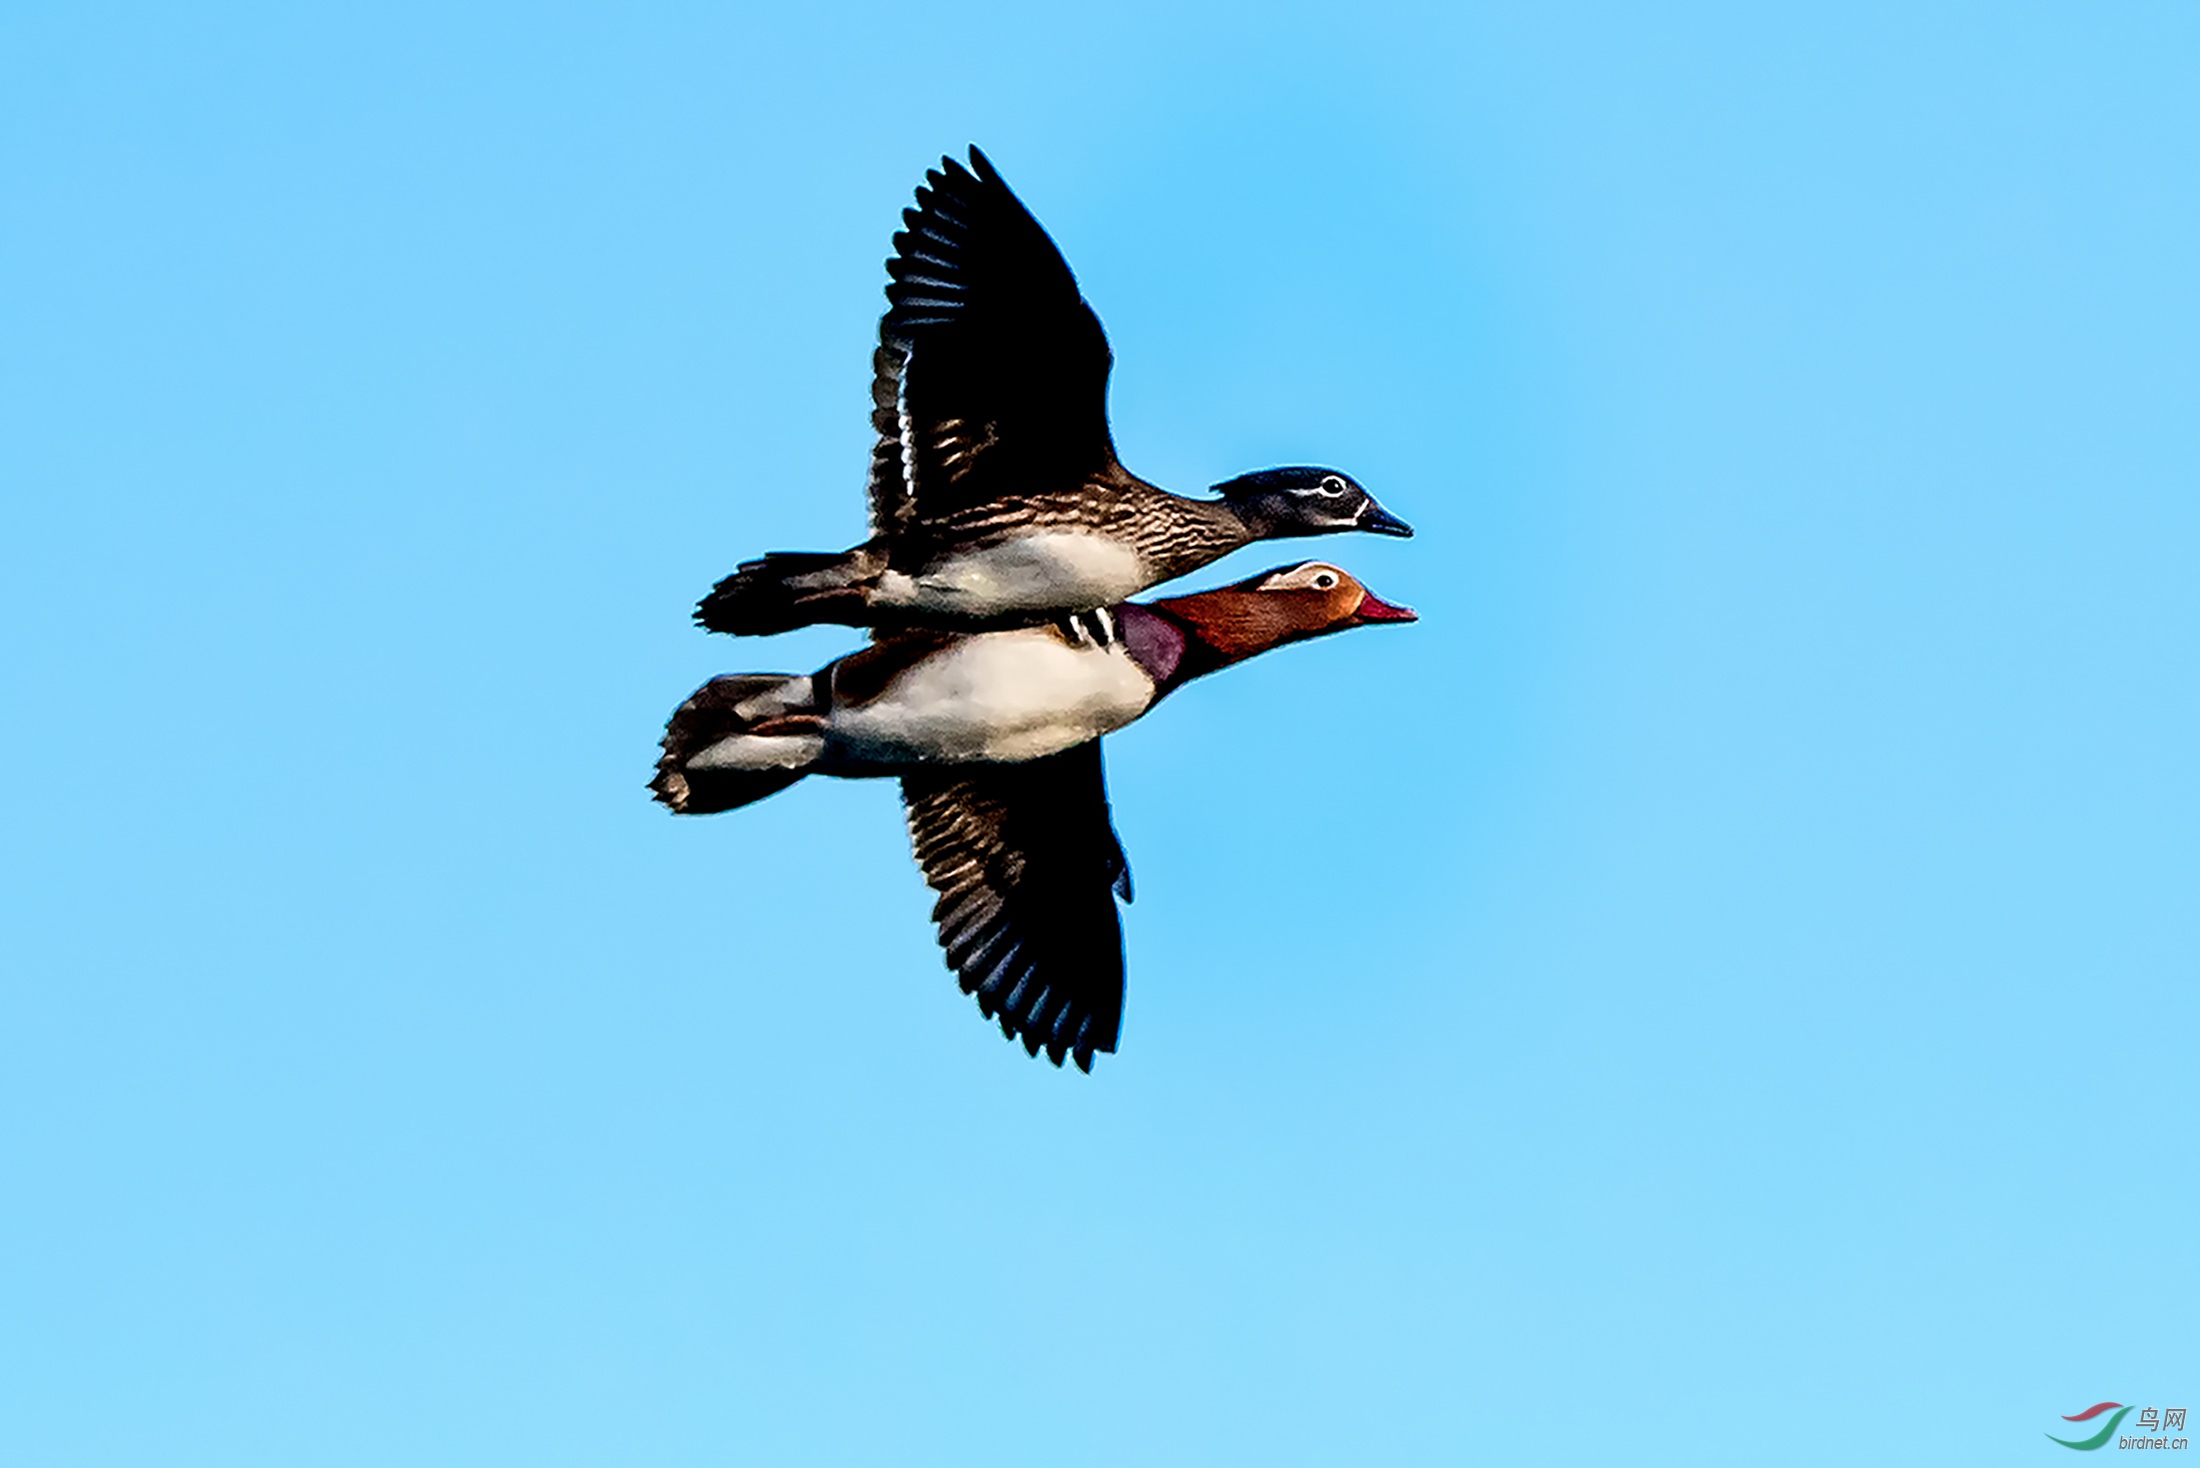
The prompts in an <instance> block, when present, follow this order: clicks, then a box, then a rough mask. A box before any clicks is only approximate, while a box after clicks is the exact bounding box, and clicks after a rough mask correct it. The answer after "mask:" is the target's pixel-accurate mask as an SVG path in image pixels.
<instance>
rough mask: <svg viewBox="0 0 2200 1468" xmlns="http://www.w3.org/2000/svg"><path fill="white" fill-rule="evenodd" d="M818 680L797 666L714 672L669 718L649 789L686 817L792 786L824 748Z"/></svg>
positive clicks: (730, 808) (734, 805) (708, 813)
mask: <svg viewBox="0 0 2200 1468" xmlns="http://www.w3.org/2000/svg"><path fill="white" fill-rule="evenodd" d="M819 684H820V680H819V679H817V678H815V677H812V676H810V675H808V674H790V673H735V674H732V675H729V676H727V677H724V678H713V679H711V680H710V681H709V682H708V683H705V684H704V685H703V686H702V687H701V688H698V689H697V690H695V696H694V697H692V698H690V699H689V700H688V701H687V702H686V703H683V704H681V705H680V707H679V708H678V709H677V710H676V711H675V712H674V713H673V715H672V720H671V722H670V723H668V724H666V725H665V739H664V754H663V756H662V757H660V758H659V759H658V761H657V776H656V778H655V779H653V780H651V781H650V782H649V788H650V789H651V790H652V791H654V792H655V793H656V797H657V799H658V800H659V801H660V802H661V803H663V804H665V805H667V806H670V807H671V808H672V810H673V812H674V813H675V814H678V815H684V816H701V815H710V814H712V813H713V812H716V811H722V810H733V809H735V808H737V807H739V806H744V805H748V804H751V803H752V802H755V801H759V800H762V799H763V798H764V797H765V796H767V795H772V794H776V793H777V792H779V791H781V790H784V789H786V788H787V787H788V786H789V785H792V784H793V783H794V782H795V781H797V780H799V779H801V778H802V777H803V776H804V775H806V774H808V773H809V772H810V771H811V769H813V768H814V767H815V766H816V764H817V762H818V760H819V759H820V758H822V757H823V755H824V753H825V733H824V728H825V719H824V707H823V705H822V704H821V702H820V692H821V690H820V687H819Z"/></svg>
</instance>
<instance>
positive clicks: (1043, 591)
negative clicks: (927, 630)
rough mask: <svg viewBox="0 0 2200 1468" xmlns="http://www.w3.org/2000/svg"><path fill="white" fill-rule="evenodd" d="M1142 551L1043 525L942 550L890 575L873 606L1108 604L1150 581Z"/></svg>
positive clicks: (1001, 608) (1023, 608) (963, 611)
mask: <svg viewBox="0 0 2200 1468" xmlns="http://www.w3.org/2000/svg"><path fill="white" fill-rule="evenodd" d="M1150 581H1151V578H1150V577H1149V576H1148V575H1147V571H1146V566H1145V563H1144V562H1143V561H1142V560H1141V559H1140V557H1139V555H1138V552H1137V551H1136V550H1134V549H1132V548H1131V547H1130V546H1128V545H1125V544H1123V543H1122V542H1121V541H1119V540H1115V539H1113V538H1111V537H1109V536H1106V535H1096V534H1093V533H1091V532H1089V531H1083V530H1069V529H1061V530H1042V531H1038V532H1035V533H1033V534H1030V535H1020V536H1017V537H1016V538H1015V539H1013V540H1006V541H1002V542H1001V543H1000V544H998V545H989V546H984V547H979V548H974V549H970V550H958V551H954V552H951V553H949V554H947V555H943V556H941V557H940V558H938V559H937V560H935V561H933V562H932V563H931V564H930V565H928V566H926V567H925V568H924V569H923V570H921V571H918V572H916V573H915V574H914V575H906V576H905V575H902V574H901V573H899V572H892V571H890V572H888V573H886V575H885V576H883V577H881V578H880V581H879V586H878V591H877V593H876V594H875V596H874V598H873V600H874V602H875V603H877V604H879V605H884V606H892V607H907V608H909V609H911V610H913V611H918V612H926V613H931V614H934V615H941V616H951V617H972V618H981V617H992V616H1000V615H1004V614H1013V613H1017V612H1032V611H1057V610H1059V611H1085V610H1088V609H1089V608H1092V607H1104V606H1111V605H1113V604H1114V603H1116V602H1119V601H1122V600H1124V599H1125V598H1127V597H1131V596H1135V595H1136V594H1137V593H1139V592H1141V591H1144V590H1145V589H1146V587H1147V586H1148V585H1149V584H1150Z"/></svg>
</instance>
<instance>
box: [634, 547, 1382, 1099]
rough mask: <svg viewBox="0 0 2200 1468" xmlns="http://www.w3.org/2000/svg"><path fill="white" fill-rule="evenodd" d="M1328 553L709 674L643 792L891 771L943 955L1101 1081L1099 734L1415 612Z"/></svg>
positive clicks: (723, 796)
mask: <svg viewBox="0 0 2200 1468" xmlns="http://www.w3.org/2000/svg"><path fill="white" fill-rule="evenodd" d="M1412 620H1414V614H1413V613H1412V612H1411V611H1409V610H1407V609H1406V608H1404V607H1399V606H1393V605H1391V604H1390V603H1388V602H1385V601H1383V600H1382V599H1381V598H1380V597H1377V596H1376V595H1375V594H1374V593H1373V592H1371V591H1369V590H1368V589H1367V588H1366V587H1364V586H1362V585H1361V584H1360V583H1359V582H1358V581H1356V580H1354V579H1353V578H1352V577H1351V576H1350V575H1349V574H1347V573H1346V572H1344V571H1342V570H1340V569H1339V568H1337V567H1335V566H1332V565H1329V564H1327V563H1326V562H1321V561H1310V562H1307V563H1305V564H1303V565H1298V566H1288V567H1282V568H1279V569H1277V570H1273V571H1268V572H1264V573H1262V574H1261V575H1259V576H1254V577H1251V578H1249V579H1247V580H1245V581H1241V582H1238V583H1237V584H1236V585H1233V586H1226V587H1219V588H1217V589H1215V590H1212V591H1204V592H1196V593H1193V594H1192V595H1189V596H1179V597H1169V598H1165V599H1162V600H1158V601H1153V602H1145V603H1140V602H1122V603H1118V604H1116V605H1114V606H1109V607H1103V608H1100V609H1098V610H1095V611H1092V612H1087V613H1081V614H1078V615H1075V616H1072V617H1068V618H1065V619H1063V620H1062V621H1060V622H1058V623H1051V624H1046V625H1040V626H1031V627H1019V628H1010V629H1003V630H998V631H990V632H977V633H952V632H942V631H938V630H905V631H898V632H888V633H886V634H884V635H883V636H881V637H880V639H879V640H878V641H877V642H875V643H873V644H872V645H871V646H870V647H867V648H864V649H863V650H862V651H860V652H856V653H851V654H850V655H848V656H847V657H844V658H840V659H838V660H836V661H834V662H831V663H828V664H826V665H825V666H824V667H823V668H820V669H819V670H818V671H817V672H815V673H811V674H783V673H749V674H733V675H729V676H727V677H722V678H714V679H712V680H711V681H710V682H709V683H707V684H705V685H704V686H703V687H702V688H701V689H699V690H698V691H697V692H696V693H695V695H694V696H693V697H692V698H690V699H689V700H688V701H687V702H686V703H684V704H682V705H681V706H680V708H679V710H678V711H677V712H676V713H674V714H673V716H672V720H671V723H670V724H669V726H668V727H667V728H666V731H665V738H664V753H663V757H662V758H661V759H659V760H658V762H657V775H656V778H655V779H654V780H652V781H651V782H650V785H651V789H652V790H654V791H655V792H656V797H657V799H658V800H659V801H661V802H663V803H664V804H665V805H667V806H669V807H671V808H672V810H674V811H675V812H677V813H680V814H683V815H704V814H709V813H711V812H714V811H723V810H732V809H734V808H736V807H739V806H743V805H748V804H750V803H751V802H753V801H757V800H761V799H763V798H764V797H765V796H768V795H771V794H773V793H775V792H777V791H779V790H783V789H785V788H786V787H787V786H789V785H792V784H794V783H795V782H796V781H798V780H801V779H802V778H804V777H805V776H808V775H834V776H842V777H853V778H864V777H883V776H895V777H898V778H899V779H900V780H901V782H902V800H903V804H904V807H905V809H906V811H907V814H908V819H909V831H910V837H911V841H912V844H913V845H914V847H915V852H916V858H917V862H918V865H920V866H921V867H922V868H923V869H924V873H925V879H926V881H928V882H929V883H930V884H931V886H932V887H933V889H934V890H935V891H936V892H938V894H939V901H938V903H937V904H936V906H935V907H934V909H933V919H934V921H935V922H936V923H937V924H938V927H939V940H940V944H941V946H942V947H943V948H945V949H946V951H947V962H948V965H949V967H951V968H953V969H954V970H955V972H956V974H957V975H958V977H959V978H960V980H961V983H962V987H963V989H964V990H965V992H968V993H971V994H974V995H976V996H977V999H978V1006H979V1008H980V1010H981V1011H983V1012H984V1013H985V1014H986V1015H987V1016H989V1017H991V1018H994V1019H997V1020H998V1021H999V1022H1000V1025H1001V1030H1002V1033H1004V1034H1006V1035H1009V1036H1011V1037H1013V1038H1020V1039H1021V1040H1022V1041H1023V1043H1024V1047H1025V1049H1026V1050H1028V1051H1029V1052H1031V1053H1032V1054H1034V1055H1036V1054H1038V1053H1039V1052H1040V1051H1041V1050H1044V1051H1045V1052H1046V1054H1047V1056H1048V1058H1049V1059H1051V1060H1052V1061H1053V1062H1054V1063H1055V1064H1057V1065H1059V1064H1061V1063H1062V1060H1063V1059H1064V1058H1065V1057H1069V1058H1072V1059H1074V1060H1075V1061H1076V1063H1077V1064H1078V1066H1079V1067H1080V1068H1082V1069H1088V1070H1089V1069H1090V1068H1091V1065H1092V1057H1093V1055H1094V1053H1095V1052H1098V1051H1112V1050H1113V1049H1114V1048H1115V1042H1116V1036H1117V1031H1118V1027H1119V1024H1120V1021H1121V1016H1122V1002H1123V942H1122V928H1121V921H1120V917H1119V914H1118V911H1117V908H1116V898H1117V897H1118V896H1120V897H1122V898H1123V899H1124V900H1125V901H1128V900H1129V897H1130V868H1129V865H1128V863H1127V862H1126V861H1125V859H1124V856H1123V849H1122V845H1121V843H1120V842H1119V841H1118V839H1117V838H1116V835H1115V830H1114V827H1113V825H1112V823H1111V822H1110V820H1109V816H1108V797H1107V787H1106V782H1105V778H1104V775H1103V772H1102V767H1101V757H1100V742H1099V741H1100V739H1101V737H1102V736H1103V735H1106V734H1109V733H1111V732H1113V731H1114V730H1117V729H1120V728H1122V727H1124V726H1125V725H1127V724H1129V723H1131V722H1132V721H1134V720H1136V719H1138V718H1140V717H1142V716H1143V715H1144V714H1145V713H1146V712H1147V711H1148V710H1149V709H1151V708H1152V707H1153V706H1154V705H1155V704H1157V703H1159V702H1160V701H1161V700H1162V699H1164V698H1166V697H1167V696H1168V695H1169V694H1170V693H1172V692H1174V691H1175V690H1176V689H1178V688H1181V687H1182V686H1184V684H1186V683H1188V682H1190V681H1192V680H1193V679H1195V678H1199V677H1203V676H1205V675H1206V674H1208V673H1212V672H1215V671H1218V670H1219V669H1222V668H1225V667H1228V666H1229V665H1230V664H1232V663H1236V662H1241V661H1243V660H1244V659H1246V658H1249V657H1254V656H1257V655H1259V654H1261V653H1263V652H1267V651H1270V650H1271V649H1274V648H1278V647H1281V646H1284V645H1285V644H1287V643H1291V642H1298V641H1303V640H1305V639H1307V638H1310V637H1322V636H1326V635H1328V634H1330V633H1333V632H1342V631H1345V630H1347V629H1348V628H1353V627H1364V626H1369V625H1373V624H1379V623H1395V622H1410V621H1412Z"/></svg>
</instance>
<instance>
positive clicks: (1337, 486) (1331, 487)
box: [1321, 474, 1344, 494]
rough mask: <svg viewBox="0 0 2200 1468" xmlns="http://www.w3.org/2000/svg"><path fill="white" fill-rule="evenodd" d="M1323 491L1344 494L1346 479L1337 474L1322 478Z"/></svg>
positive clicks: (1324, 492)
mask: <svg viewBox="0 0 2200 1468" xmlns="http://www.w3.org/2000/svg"><path fill="white" fill-rule="evenodd" d="M1321 492H1322V493H1323V494H1343V493H1344V481H1343V480H1342V479H1339V478H1338V477H1337V476H1336V475H1334V474H1331V475H1329V476H1328V477H1327V478H1325V479H1323V480H1322V482H1321Z"/></svg>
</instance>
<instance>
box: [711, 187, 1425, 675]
mask: <svg viewBox="0 0 2200 1468" xmlns="http://www.w3.org/2000/svg"><path fill="white" fill-rule="evenodd" d="M925 178H926V187H923V188H920V189H918V190H917V207H916V208H914V209H909V210H905V211H904V212H903V215H902V218H903V220H904V222H905V223H906V225H907V228H906V229H905V230H903V231H902V232H901V233H899V234H896V235H895V236H894V250H895V254H894V257H893V258H892V259H890V260H888V261H887V262H886V271H887V275H888V277H889V284H888V285H887V288H886V298H887V302H888V305H887V310H886V314H885V315H884V316H883V317H881V318H880V321H879V345H878V350H877V351H876V352H875V353H874V354H873V359H872V366H873V377H872V384H871V398H872V413H871V424H872V427H873V429H874V430H875V431H876V432H877V435H878V437H877V439H876V441H875V443H874V445H873V447H872V452H871V473H870V501H871V529H872V535H871V538H870V539H869V540H867V541H865V542H864V543H863V544H861V545H859V546H856V547H855V548H853V549H852V550H848V551H845V552H841V553H839V554H833V553H810V552H782V553H777V554H773V555H768V556H765V557H763V558H762V559H760V560H755V561H750V562H748V563H747V564H745V565H743V566H742V567H741V568H740V569H739V570H737V571H735V572H734V574H733V575H731V576H728V577H727V578H726V579H725V580H723V581H721V582H719V583H718V585H717V587H716V588H715V589H714V590H713V591H712V592H711V593H710V595H709V596H707V597H705V598H704V599H703V601H702V603H701V605H700V606H698V607H697V609H696V620H697V621H698V622H700V623H702V624H703V625H704V626H705V627H707V628H709V629H711V630H712V631H715V632H731V633H738V634H748V635H762V634H766V633H772V632H784V631H787V630H789V629H792V628H795V627H802V626H808V625H811V624H813V623H820V622H829V623H841V624H845V625H850V626H859V627H891V626H932V627H943V628H957V629H963V630H969V629H977V628H985V627H1000V626H1016V625H1028V624H1031V623H1034V622H1042V621H1047V620H1050V619H1052V618H1055V617H1059V616H1063V615H1067V614H1070V613H1075V612H1083V611H1089V610H1091V609H1093V608H1095V607H1105V606H1111V605H1113V604H1115V603H1117V602H1120V601H1122V600H1124V599H1125V598H1127V597H1130V596H1133V595H1136V594H1137V593H1139V592H1141V591H1144V590H1146V589H1148V588H1150V587H1153V586H1158V585H1160V584H1161V583H1162V582H1165V581H1170V580H1174V579H1175V578H1176V577H1178V576H1182V575H1184V574H1186V573H1187V572H1191V571H1195V570H1197V569H1199V568H1200V567H1201V566H1204V565H1207V564H1208V563H1209V562H1211V561H1214V560H1216V559H1218V558H1220V557H1222V556H1225V555H1228V554H1229V553H1230V552H1231V551H1234V550H1237V549H1239V548H1241V547H1243V546H1246V545H1250V544H1252V543H1253V542H1255V541H1259V540H1270V539H1280V538H1284V537H1289V536H1303V535H1330V534H1336V533H1339V532H1342V531H1347V530H1364V531H1370V532H1372V533H1374V534H1378V535H1411V534H1412V533H1413V532H1412V530H1411V529H1410V528H1409V527H1408V526H1407V525H1406V523H1405V522H1404V521H1403V520H1400V519H1398V518H1397V517H1396V516H1395V515H1392V514H1391V513H1390V512H1388V511H1387V510H1385V509H1384V508H1383V507H1382V506H1381V505H1379V504H1377V503H1376V502H1375V500H1374V498H1373V497H1372V496H1370V495H1369V494H1368V492H1367V491H1366V490H1365V489H1363V488H1362V487H1361V486H1360V485H1359V484H1358V483H1357V482H1356V481H1354V480H1353V479H1352V478H1351V476H1349V475H1346V474H1342V473H1340V472H1338V471H1337V470H1334V469H1323V468H1282V469H1264V470H1261V471H1259V472H1258V473H1253V474H1247V475H1244V476H1242V477H1240V478H1237V479H1232V480H1230V481H1228V482H1227V483H1225V484H1221V485H1218V486H1216V488H1217V490H1218V497H1217V498H1214V499H1191V498H1187V497H1185V496H1182V495H1177V494H1172V493H1170V492H1169V491H1168V490H1165V489H1162V488H1160V487H1159V486H1157V485H1153V484H1149V483H1147V482H1146V481H1145V480H1143V479H1140V478H1139V477H1138V476H1136V475H1135V474H1132V473H1131V472H1130V471H1129V470H1128V469H1125V468H1124V467H1123V465H1122V463H1121V462H1120V461H1119V460H1118V459H1117V458H1116V456H1115V444H1114V441H1113V439H1112V437H1111V435H1110V433H1109V430H1108V414H1107V388H1108V373H1109V370H1110V368H1111V366H1112V365H1113V361H1114V358H1113V355H1112V353H1111V352H1110V350H1109V347H1108V339H1107V334H1106V333H1105V332H1104V331H1103V330H1102V329H1101V326H1100V320H1099V318H1098V317H1097V316H1095V315H1094V314H1093V311H1092V308H1091V307H1090V306H1089V305H1087V304H1086V302H1085V299H1084V297H1083V296H1082V295H1081V294H1079V292H1078V288H1077V280H1076V277H1075V276H1073V275H1072V274H1071V273H1070V269H1069V265H1068V263H1067V262H1065V261H1064V260H1063V258H1062V255H1061V252H1060V251H1059V250H1057V249H1056V248H1055V245H1054V242H1053V241H1052V240H1051V239H1049V238H1048V237H1047V233H1046V231H1045V230H1044V229H1043V228H1041V227H1040V225H1039V222H1038V220H1036V219H1034V218H1033V217H1032V216H1031V213H1030V211H1028V210H1027V209H1025V208H1024V206H1023V204H1022V203H1021V202H1020V201H1018V199H1017V198H1016V196H1015V195H1014V194H1013V193H1011V192H1010V191H1009V188H1008V185H1007V184H1005V183H1003V182H1002V181H1001V177H1000V175H999V174H998V173H996V172H995V171H994V169H993V165H992V163H991V162H989V161H988V160H987V158H986V156H985V155H984V154H983V153H981V152H979V151H978V150H977V149H976V148H972V149H971V150H970V166H969V167H968V168H965V167H963V166H962V165H961V164H959V163H957V162H955V161H954V160H952V159H942V160H941V161H940V166H939V167H938V168H937V169H934V170H933V171H931V172H930V173H928V174H926V176H925Z"/></svg>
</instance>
